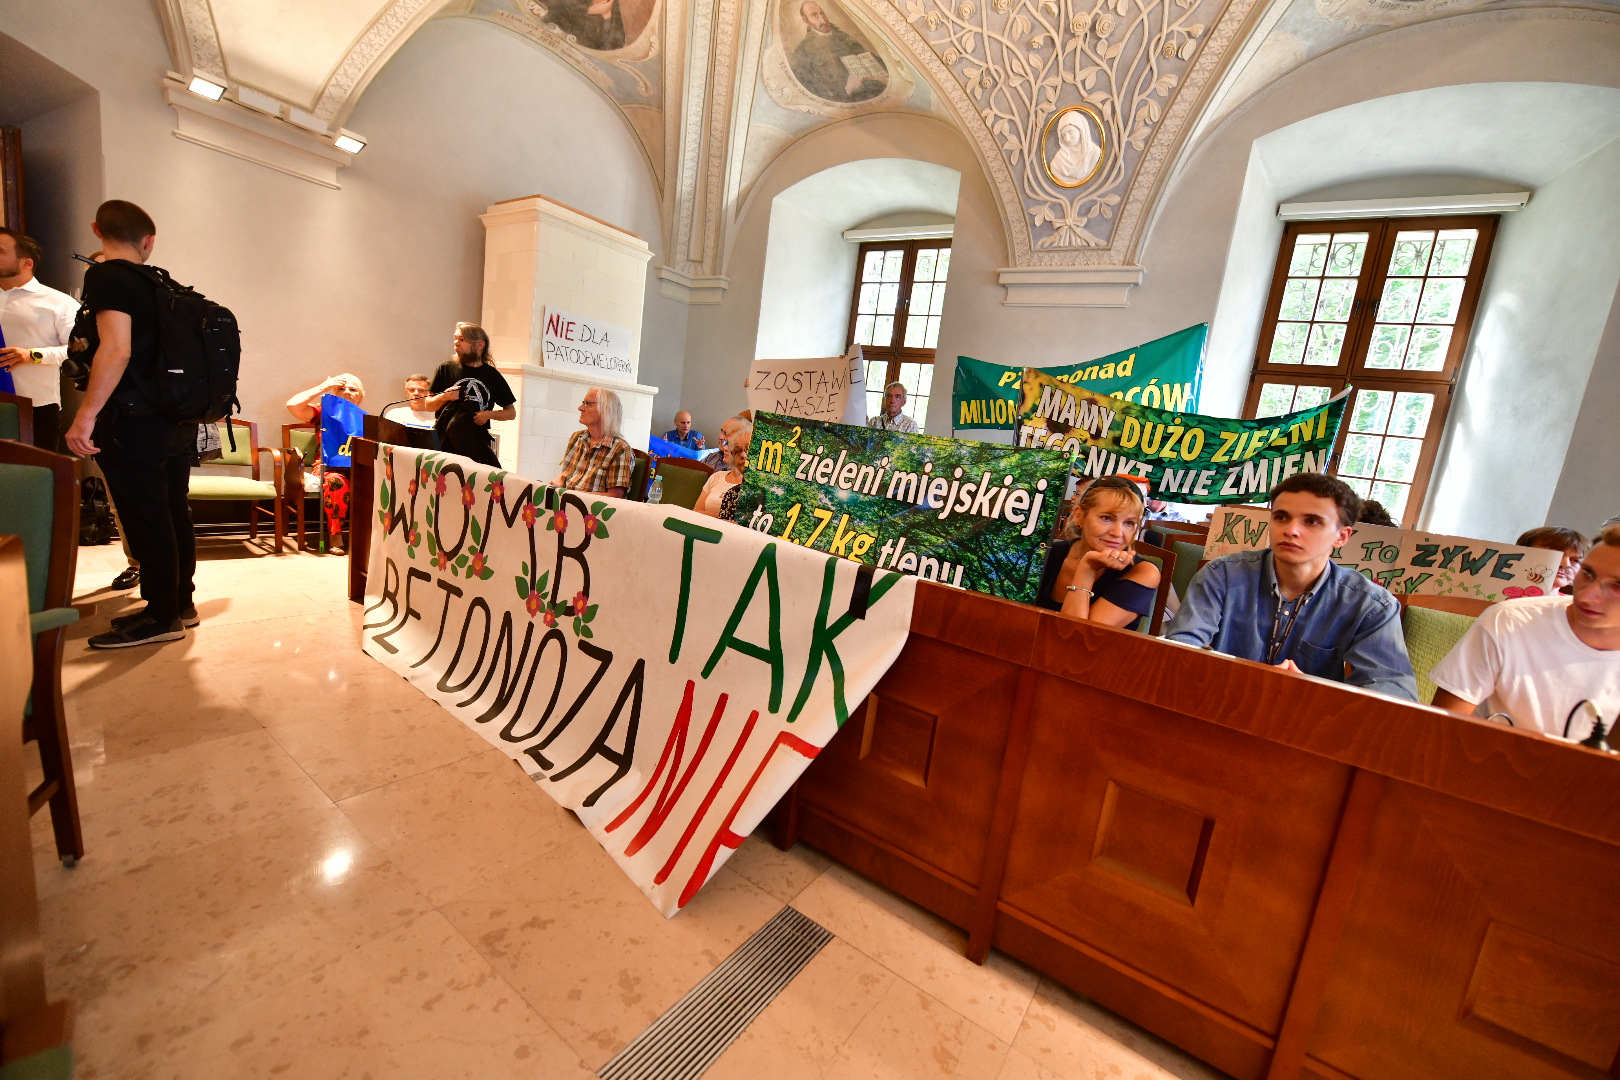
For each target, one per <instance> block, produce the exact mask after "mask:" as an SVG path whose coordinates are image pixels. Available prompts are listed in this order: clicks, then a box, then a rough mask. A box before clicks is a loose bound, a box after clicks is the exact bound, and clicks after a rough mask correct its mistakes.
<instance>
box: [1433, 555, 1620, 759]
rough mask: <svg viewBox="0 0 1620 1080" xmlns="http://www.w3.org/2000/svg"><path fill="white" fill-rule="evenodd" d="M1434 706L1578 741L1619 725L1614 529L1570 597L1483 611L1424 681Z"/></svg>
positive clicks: (1619, 616)
mask: <svg viewBox="0 0 1620 1080" xmlns="http://www.w3.org/2000/svg"><path fill="white" fill-rule="evenodd" d="M1429 679H1430V681H1432V682H1433V683H1434V684H1435V685H1436V686H1437V687H1439V690H1437V691H1436V692H1435V695H1434V703H1435V705H1436V706H1438V707H1440V708H1442V709H1450V710H1451V711H1452V712H1454V713H1457V714H1459V715H1461V716H1473V715H1474V712H1475V708H1476V707H1477V706H1478V705H1479V703H1480V702H1484V704H1485V708H1484V710H1483V711H1485V712H1487V713H1489V714H1491V715H1495V714H1497V713H1506V714H1507V715H1508V716H1509V717H1510V718H1511V719H1512V721H1513V725H1514V726H1515V727H1520V728H1524V729H1526V730H1528V731H1535V732H1539V733H1541V734H1543V735H1555V736H1558V737H1560V738H1565V737H1567V738H1569V739H1572V740H1574V741H1577V742H1579V741H1581V740H1583V739H1585V738H1586V737H1587V736H1588V735H1590V734H1592V732H1593V726H1594V723H1595V722H1597V721H1600V720H1601V722H1602V724H1603V728H1604V730H1605V731H1606V732H1608V731H1613V729H1614V726H1615V724H1616V721H1617V718H1620V525H1610V526H1608V527H1607V528H1605V529H1604V530H1603V533H1602V535H1601V536H1600V537H1599V539H1598V542H1597V543H1596V544H1594V545H1593V547H1592V550H1591V551H1589V552H1587V553H1586V558H1585V559H1583V560H1582V562H1581V567H1580V569H1579V570H1578V571H1576V573H1575V584H1574V594H1573V595H1571V596H1539V597H1534V598H1532V599H1528V600H1507V601H1504V602H1503V603H1500V604H1496V605H1494V606H1492V607H1489V608H1487V609H1486V610H1485V614H1483V615H1481V616H1480V617H1479V621H1478V622H1476V623H1474V625H1473V626H1472V627H1470V628H1469V630H1468V633H1466V634H1464V635H1463V638H1462V640H1461V641H1459V642H1458V643H1457V646H1456V648H1454V649H1452V650H1451V653H1450V654H1449V655H1448V656H1447V657H1446V658H1445V659H1444V660H1442V661H1440V663H1439V664H1437V665H1435V669H1434V670H1433V671H1432V672H1430V673H1429Z"/></svg>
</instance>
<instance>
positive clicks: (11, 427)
mask: <svg viewBox="0 0 1620 1080" xmlns="http://www.w3.org/2000/svg"><path fill="white" fill-rule="evenodd" d="M0 439H11V440H14V441H16V442H22V443H29V444H30V445H32V444H33V441H34V402H33V399H32V398H25V397H18V396H17V395H16V394H0Z"/></svg>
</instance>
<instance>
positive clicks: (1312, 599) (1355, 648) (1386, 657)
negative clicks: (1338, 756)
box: [1164, 473, 1417, 701]
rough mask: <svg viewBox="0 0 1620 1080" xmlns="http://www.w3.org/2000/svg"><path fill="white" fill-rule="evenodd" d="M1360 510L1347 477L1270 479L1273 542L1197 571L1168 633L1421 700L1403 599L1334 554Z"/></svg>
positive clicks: (1233, 653) (1178, 638) (1224, 650)
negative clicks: (1349, 567) (1403, 628)
mask: <svg viewBox="0 0 1620 1080" xmlns="http://www.w3.org/2000/svg"><path fill="white" fill-rule="evenodd" d="M1360 512H1361V499H1360V497H1359V496H1357V495H1356V493H1355V492H1354V491H1352V490H1351V489H1350V487H1349V485H1347V484H1346V483H1344V481H1342V480H1339V479H1336V478H1334V477H1331V476H1323V475H1322V474H1321V473H1297V474H1295V475H1293V476H1290V477H1288V478H1287V479H1286V480H1284V481H1283V482H1282V483H1280V484H1278V485H1277V486H1276V487H1274V488H1272V489H1271V528H1270V529H1269V530H1267V531H1268V533H1269V534H1270V537H1271V546H1270V547H1269V548H1262V549H1260V550H1258V551H1239V552H1236V553H1235V554H1232V555H1228V556H1226V557H1225V558H1221V559H1216V560H1215V561H1214V562H1212V563H1210V564H1209V565H1208V566H1206V567H1204V568H1203V569H1202V570H1200V571H1198V574H1197V576H1196V577H1194V578H1193V579H1192V583H1191V584H1190V585H1188V586H1187V597H1186V599H1185V600H1183V601H1182V604H1181V610H1180V611H1178V612H1176V617H1175V619H1174V621H1172V622H1171V623H1170V629H1169V631H1167V632H1166V633H1165V635H1164V636H1165V637H1166V638H1167V639H1169V640H1170V641H1179V642H1182V643H1184V644H1187V645H1196V646H1198V647H1200V648H1207V649H1214V650H1215V651H1216V652H1222V653H1227V654H1229V655H1231V656H1237V657H1241V658H1243V659H1245V660H1258V661H1262V662H1264V663H1267V664H1274V665H1276V666H1277V667H1280V668H1283V669H1285V670H1287V671H1301V672H1304V673H1305V674H1307V675H1315V676H1317V677H1319V678H1323V679H1332V680H1333V681H1334V682H1344V683H1349V684H1350V685H1351V686H1359V687H1361V688H1363V689H1365V690H1376V691H1377V692H1378V693H1381V694H1388V695H1390V696H1391V697H1399V698H1405V699H1407V700H1408V701H1416V700H1417V678H1416V676H1414V675H1413V674H1412V661H1411V660H1410V659H1409V658H1408V657H1407V655H1406V639H1405V637H1404V636H1403V635H1402V633H1401V617H1400V605H1399V604H1398V603H1396V602H1395V598H1394V597H1393V596H1391V595H1390V593H1389V590H1387V589H1385V588H1383V587H1382V586H1380V585H1378V584H1375V583H1374V582H1372V581H1370V580H1368V579H1367V578H1364V577H1362V576H1361V575H1360V574H1358V573H1356V572H1355V571H1354V570H1346V569H1345V568H1344V567H1342V566H1339V565H1338V564H1336V563H1334V562H1333V560H1332V558H1331V557H1330V556H1332V554H1333V549H1334V548H1336V547H1340V546H1342V545H1343V544H1345V543H1346V542H1347V541H1348V540H1349V539H1350V531H1351V529H1352V528H1353V527H1354V525H1355V524H1356V520H1357V518H1358V517H1359V516H1360Z"/></svg>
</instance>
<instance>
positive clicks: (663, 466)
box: [658, 457, 714, 510]
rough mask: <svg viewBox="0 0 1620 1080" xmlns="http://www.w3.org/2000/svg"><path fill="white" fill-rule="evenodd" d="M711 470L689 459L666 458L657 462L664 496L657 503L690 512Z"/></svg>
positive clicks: (701, 463)
mask: <svg viewBox="0 0 1620 1080" xmlns="http://www.w3.org/2000/svg"><path fill="white" fill-rule="evenodd" d="M713 472H714V470H713V469H711V468H709V467H708V466H707V465H705V464H703V462H701V461H694V460H692V459H691V458H677V457H667V458H660V459H659V461H658V475H659V476H661V477H662V478H663V480H664V494H663V496H662V498H660V499H659V502H661V503H663V505H665V506H681V507H685V508H686V509H688V510H690V509H692V507H694V506H696V505H697V501H698V496H699V495H702V494H703V485H704V484H706V483H708V481H709V476H710V474H712V473H713Z"/></svg>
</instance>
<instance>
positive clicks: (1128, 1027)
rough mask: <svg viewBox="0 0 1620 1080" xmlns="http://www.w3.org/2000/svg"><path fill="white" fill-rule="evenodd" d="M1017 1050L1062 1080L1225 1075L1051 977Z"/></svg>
mask: <svg viewBox="0 0 1620 1080" xmlns="http://www.w3.org/2000/svg"><path fill="white" fill-rule="evenodd" d="M1013 1049H1015V1050H1016V1051H1018V1052H1019V1053H1020V1054H1021V1055H1023V1056H1024V1057H1026V1058H1028V1059H1029V1060H1030V1061H1031V1062H1032V1063H1034V1064H1036V1065H1038V1066H1040V1067H1041V1068H1042V1069H1043V1070H1044V1071H1045V1073H1046V1074H1047V1075H1048V1076H1052V1077H1058V1078H1060V1080H1093V1078H1094V1077H1098V1076H1108V1077H1118V1078H1119V1080H1224V1076H1225V1074H1224V1073H1222V1072H1220V1071H1219V1070H1217V1069H1214V1068H1211V1067H1210V1066H1208V1065H1205V1064H1204V1063H1203V1062H1201V1061H1198V1060H1197V1059H1195V1058H1192V1057H1190V1056H1188V1055H1187V1054H1185V1053H1183V1052H1182V1051H1180V1050H1178V1049H1176V1048H1175V1047H1173V1046H1171V1045H1170V1044H1169V1043H1167V1042H1165V1041H1164V1040H1163V1039H1160V1038H1159V1037H1158V1036H1156V1035H1153V1034H1152V1033H1150V1032H1147V1031H1144V1030H1142V1029H1141V1028H1139V1027H1137V1026H1136V1025H1135V1024H1132V1023H1131V1022H1129V1021H1128V1020H1124V1019H1121V1018H1120V1017H1118V1016H1116V1015H1114V1014H1113V1013H1111V1012H1109V1011H1108V1010H1107V1009H1104V1008H1102V1007H1101V1006H1099V1005H1097V1004H1096V1003H1095V1002H1093V1001H1091V1000H1090V999H1089V998H1085V997H1082V996H1080V995H1079V994H1076V993H1074V992H1073V991H1071V990H1068V989H1066V988H1065V987H1062V986H1059V985H1058V984H1057V983H1055V982H1053V981H1052V980H1050V979H1042V980H1041V985H1040V989H1039V990H1038V991H1037V992H1036V994H1035V999H1034V1000H1033V1001H1031V1002H1030V1005H1029V1011H1028V1012H1027V1013H1026V1014H1025V1015H1024V1023H1023V1025H1022V1026H1021V1027H1020V1028H1019V1030H1018V1036H1017V1038H1015V1039H1014V1040H1013ZM1019 1075H1020V1077H1023V1076H1031V1077H1033V1075H1034V1074H1019Z"/></svg>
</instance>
